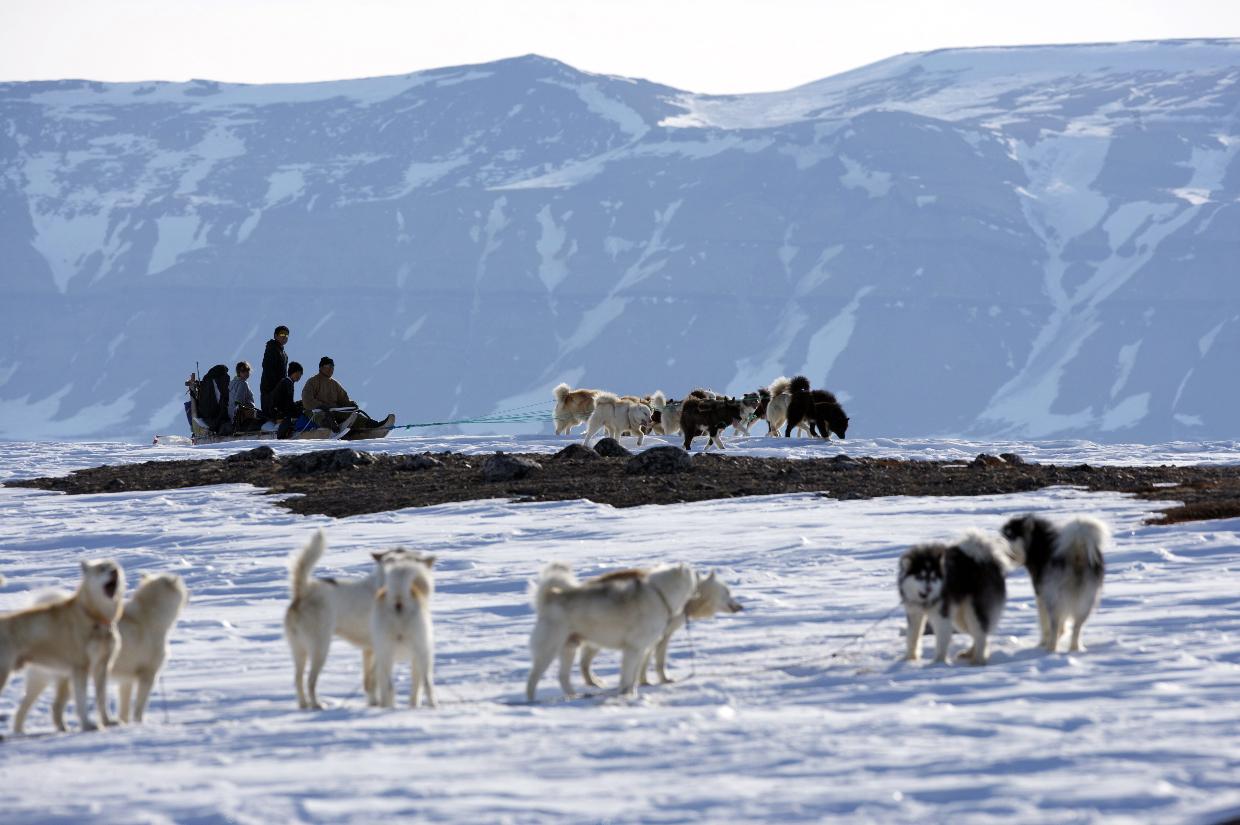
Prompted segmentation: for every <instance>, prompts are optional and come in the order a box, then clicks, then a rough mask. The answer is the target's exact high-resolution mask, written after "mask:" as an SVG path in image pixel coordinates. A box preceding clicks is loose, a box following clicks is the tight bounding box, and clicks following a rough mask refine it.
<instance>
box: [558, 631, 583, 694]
mask: <svg viewBox="0 0 1240 825" xmlns="http://www.w3.org/2000/svg"><path fill="white" fill-rule="evenodd" d="M579 644H580V642H578V641H576V640H575V639H574V638H572V637H571V636H570V637H569V638H568V639H567V640H565V642H564V644H563V645H561V646H560V690H562V691H564V695H565V696H575V695H576V691H574V690H573V661H574V660H575V659H576V658H577V646H578V645H579Z"/></svg>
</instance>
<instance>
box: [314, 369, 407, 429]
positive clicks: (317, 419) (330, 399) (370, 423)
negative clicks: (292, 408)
mask: <svg viewBox="0 0 1240 825" xmlns="http://www.w3.org/2000/svg"><path fill="white" fill-rule="evenodd" d="M335 371H336V362H335V361H333V360H332V359H331V358H330V357H329V356H326V355H324V356H323V357H322V358H320V359H319V372H318V375H313V376H311V377H310V379H309V380H308V381H306V385H305V386H304V387H302V388H301V406H302V407H303V408H304V409H305V411H306V415H308V416H310V418H311V420H313V421H314V423H316V424H318V425H319V426H321V427H330V428H331V429H332V431H333V432H338V431H339V430H340V428H341V427H342V426H345V427H352V428H354V429H359V430H369V429H371V428H373V427H381V426H385V425H386V426H391V424H392V421H394V420H395V416H388V418H389V419H391V420H389V421H383V422H380V421H375V420H374V419H373V418H371V417H370V416H368V415H366V413H364V412H362V411H361V410H359V409H358V407H357V402H356V401H354V400H353V399H351V398H349V393H348V392H346V391H345V388H344V387H342V386H340V382H339V381H337V380H336V379H335V378H333V377H332V375H333V374H334V373H335Z"/></svg>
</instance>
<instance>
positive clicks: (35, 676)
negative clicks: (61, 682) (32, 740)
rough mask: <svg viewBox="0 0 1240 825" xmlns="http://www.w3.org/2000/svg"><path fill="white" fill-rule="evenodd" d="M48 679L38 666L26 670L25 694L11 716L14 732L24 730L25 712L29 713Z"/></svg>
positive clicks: (22, 731)
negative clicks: (15, 711)
mask: <svg viewBox="0 0 1240 825" xmlns="http://www.w3.org/2000/svg"><path fill="white" fill-rule="evenodd" d="M49 681H50V680H49V679H48V677H47V676H46V675H45V674H44V673H42V672H41V671H40V670H39V669H38V668H33V667H32V668H30V669H28V670H27V671H26V695H25V696H23V697H22V701H21V704H20V705H18V706H17V713H16V714H15V715H14V716H13V732H14V733H24V732H25V727H26V714H28V713H30V708H31V706H32V705H34V703H35V700H36V699H38V698H39V695H40V694H42V693H43V689H44V688H45V687H47V683H48V682H49Z"/></svg>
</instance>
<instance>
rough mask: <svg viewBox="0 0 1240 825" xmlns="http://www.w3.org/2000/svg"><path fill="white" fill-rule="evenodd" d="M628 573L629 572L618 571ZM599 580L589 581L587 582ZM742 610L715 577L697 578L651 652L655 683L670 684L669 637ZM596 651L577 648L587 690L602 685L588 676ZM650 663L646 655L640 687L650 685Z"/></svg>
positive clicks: (582, 676)
mask: <svg viewBox="0 0 1240 825" xmlns="http://www.w3.org/2000/svg"><path fill="white" fill-rule="evenodd" d="M621 572H622V573H628V572H629V571H621ZM633 572H637V573H640V574H641V575H643V576H644V575H646V574H647V573H648V572H649V571H646V570H638V571H633ZM606 578H607V576H600V577H599V579H604V580H605V579H606ZM599 579H591V580H590V582H594V581H598V580H599ZM744 609H745V608H744V607H742V606H741V604H740V603H739V602H738V601H736V599H734V598H732V592H731V591H730V590H728V586H727V585H726V584H724V583H723V582H721V581H720V580H719V577H718V576H717V575H715V574H714V573H711V574H710V575H709V576H707V577H706V578H699V579H698V584H697V588H696V589H695V590H694V591H693V596H692V597H691V598H690V599H689V601H688V602H686V603H685V609H684V610H682V611H680V612H679V613H677V614H676V615H675V616H674V617H673V618H672V621H671V622H670V623H669V624H668V626H667V629H666V630H665V631H664V632H663V637H662V638H661V639H659V641H658V643H657V644H656V645H655V648H654V657H655V667H656V668H657V669H658V673H659V681H660V682H663V683H665V684H666V683H667V682H670V681H672V677H670V676H668V675H667V645H668V642H670V641H671V639H672V634H673V633H675V632H676V631H677V630H680V629H681V628H682V627H684V626H685V625H686V624H688V623H689V621H701V620H702V619H713V618H714V617H715V616H716V615H718V614H719V613H737V612H739V611H741V610H744ZM598 650H599V649H598V648H597V647H595V646H594V645H592V644H590V643H589V642H584V643H583V644H582V645H581V678H583V679H585V680H586V684H588V685H589V686H590V687H602V686H603V685H602V683H601V682H599V681H598V680H597V679H595V678H594V674H593V673H592V672H590V663H591V662H593V661H594V657H595V656H596V655H598ZM649 662H650V656H649V654H647V655H646V661H644V662H642V666H641V682H642V684H643V685H648V684H650V681H649V680H648V679H647V678H646V667H647V665H648V664H649Z"/></svg>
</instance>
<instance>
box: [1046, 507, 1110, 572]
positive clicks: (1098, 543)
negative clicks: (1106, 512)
mask: <svg viewBox="0 0 1240 825" xmlns="http://www.w3.org/2000/svg"><path fill="white" fill-rule="evenodd" d="M1110 538H1111V531H1110V530H1109V529H1107V526H1106V525H1105V524H1103V523H1102V522H1101V521H1099V520H1098V519H1096V518H1090V517H1089V516H1080V517H1078V518H1074V519H1071V520H1070V521H1068V522H1067V523H1066V524H1064V525H1063V526H1062V527H1060V528H1059V538H1058V540H1057V541H1056V542H1055V550H1054V555H1056V556H1059V557H1060V558H1062V559H1063V560H1064V561H1065V562H1066V563H1067V565H1068V567H1069V568H1071V569H1072V570H1075V571H1078V572H1079V573H1084V572H1085V571H1086V570H1089V571H1090V572H1092V573H1093V574H1094V576H1095V577H1097V576H1100V575H1101V574H1102V572H1103V569H1104V566H1105V563H1104V562H1103V560H1102V548H1103V546H1105V545H1106V544H1107V542H1108V541H1110Z"/></svg>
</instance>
